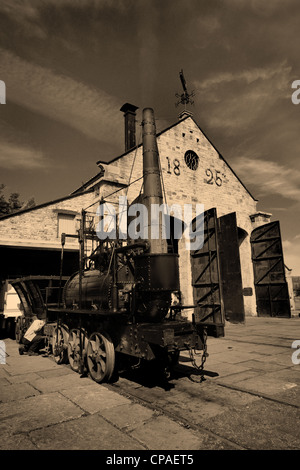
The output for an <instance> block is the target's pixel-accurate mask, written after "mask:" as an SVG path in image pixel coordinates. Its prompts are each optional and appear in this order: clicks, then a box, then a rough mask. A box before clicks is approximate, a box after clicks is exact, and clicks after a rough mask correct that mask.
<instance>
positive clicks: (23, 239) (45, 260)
mask: <svg viewBox="0 0 300 470" xmlns="http://www.w3.org/2000/svg"><path fill="white" fill-rule="evenodd" d="M136 109H137V108H136V107H134V106H132V105H129V104H126V105H124V106H123V107H122V108H121V111H123V112H124V117H125V137H126V138H125V142H126V144H125V153H123V154H122V155H120V156H118V157H116V158H115V159H113V160H112V161H111V162H109V163H107V162H103V161H99V162H97V165H98V168H99V172H98V174H97V175H96V176H94V177H93V178H91V179H90V180H89V181H88V182H86V183H85V184H84V185H82V186H81V187H79V188H77V189H76V190H75V191H74V192H73V193H72V194H71V195H69V196H67V197H65V198H61V199H59V200H56V201H51V202H49V203H45V204H42V205H40V206H36V207H34V208H31V209H28V210H25V211H20V212H18V213H16V214H14V215H11V216H6V217H4V218H2V219H1V220H0V256H1V266H0V275H1V278H2V279H7V278H8V277H16V276H18V275H24V274H42V275H45V274H58V270H59V253H60V235H61V233H62V232H67V233H74V234H75V233H76V230H77V229H78V224H79V223H80V217H81V210H82V209H86V208H88V209H87V211H88V214H90V215H91V216H92V215H93V214H94V213H95V211H96V208H97V206H98V204H99V201H100V200H101V199H104V200H107V201H108V202H110V201H111V202H113V203H117V202H118V198H119V196H121V195H122V196H126V197H127V199H128V202H129V203H132V202H133V201H134V200H135V199H136V197H137V196H138V195H139V194H140V192H141V190H142V187H141V184H142V180H141V177H142V152H143V149H142V146H141V145H136V142H135V110H136ZM157 143H158V149H159V154H160V161H161V170H162V177H163V178H162V180H163V189H164V194H165V199H166V201H165V202H166V203H167V205H168V206H169V207H171V206H172V205H174V204H177V205H181V206H183V204H191V205H192V210H193V214H196V204H203V205H204V210H205V211H206V214H207V225H206V226H205V230H206V231H205V234H204V235H205V236H204V239H205V243H204V247H203V249H202V251H201V253H197V254H195V256H194V257H193V256H191V253H190V252H189V251H188V250H187V249H186V246H185V240H184V239H181V240H178V245H177V244H176V247H175V249H176V251H178V253H179V255H180V258H179V260H180V290H181V297H182V301H183V303H184V304H186V305H193V304H194V301H195V298H194V296H195V292H198V294H197V295H198V297H199V295H200V297H201V299H203V301H204V302H207V301H208V300H207V299H208V298H209V297H210V296H211V295H212V294H213V295H215V294H216V293H219V301H220V302H221V303H223V304H224V305H223V306H224V308H225V315H226V312H229V313H231V314H232V313H233V317H235V315H236V319H237V320H241V319H242V318H243V316H244V315H257V314H258V315H270V316H277V315H284V316H290V310H289V300H288V291H287V283H286V280H285V274H284V263H283V257H282V251H281V250H282V249H281V238H280V228H279V224H278V223H276V222H275V223H274V222H273V223H270V217H271V214H268V213H263V212H259V211H257V207H256V206H257V200H256V199H255V198H254V197H253V195H252V194H251V193H250V192H249V191H248V189H247V188H246V187H245V185H244V184H243V183H242V181H241V180H240V179H239V177H238V176H237V175H236V174H235V172H234V170H233V169H232V168H231V167H230V166H229V164H228V163H227V162H226V160H225V159H224V158H223V156H222V155H221V154H220V153H219V152H218V150H217V149H216V148H215V147H214V145H213V144H212V142H211V141H210V140H209V139H208V137H207V136H206V135H205V134H204V133H203V131H202V130H201V129H200V127H199V126H198V125H197V123H196V122H195V120H194V119H193V117H192V115H191V114H190V113H188V112H183V113H182V114H181V115H180V116H179V120H178V122H176V123H175V124H173V125H171V126H170V127H168V128H167V129H165V130H164V131H162V132H160V133H159V134H158V135H157ZM261 227H264V230H262V231H261V230H260V228H261ZM257 234H258V235H257ZM271 239H272V240H273V241H274V243H273V241H272V242H271V241H270V240H271ZM272 243H273V245H272ZM209 244H211V246H209ZM174 246H175V245H174ZM257 247H259V248H258V252H257ZM274 247H275V248H274ZM65 251H66V255H68V256H69V257H67V258H66V268H65V274H68V273H70V272H72V269H73V268H74V265H75V264H76V262H77V259H78V247H77V241H76V240H75V239H67V242H66V247H65ZM261 253H262V256H261ZM266 253H267V255H270V256H265V254H266ZM274 259H276V263H275V264H272V263H273V261H272V260H274ZM270 263H271V264H270ZM74 270H76V269H74ZM192 285H193V288H192V287H191V286H192ZM276 286H277V287H276ZM199 293H200V294H199ZM232 310H233V312H232Z"/></svg>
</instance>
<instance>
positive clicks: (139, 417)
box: [101, 402, 159, 432]
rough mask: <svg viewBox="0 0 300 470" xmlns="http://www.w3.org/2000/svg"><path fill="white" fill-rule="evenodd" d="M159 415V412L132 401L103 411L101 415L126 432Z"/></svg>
mask: <svg viewBox="0 0 300 470" xmlns="http://www.w3.org/2000/svg"><path fill="white" fill-rule="evenodd" d="M158 415H159V413H158V414H157V412H155V411H152V410H150V409H149V408H146V407H145V406H141V405H139V404H138V403H132V402H131V403H130V404H125V405H120V406H118V407H114V408H107V409H104V410H102V411H101V416H103V417H104V418H105V419H106V420H107V421H109V422H110V423H112V424H114V426H117V427H118V428H119V429H121V430H122V431H125V432H128V431H132V430H133V429H136V428H137V427H138V426H141V425H142V424H144V423H146V422H147V421H149V420H150V419H152V418H153V417H154V416H158Z"/></svg>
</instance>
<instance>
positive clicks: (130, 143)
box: [120, 103, 139, 152]
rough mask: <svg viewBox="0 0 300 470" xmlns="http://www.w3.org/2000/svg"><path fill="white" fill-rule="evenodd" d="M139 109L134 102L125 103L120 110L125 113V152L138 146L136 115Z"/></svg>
mask: <svg viewBox="0 0 300 470" xmlns="http://www.w3.org/2000/svg"><path fill="white" fill-rule="evenodd" d="M137 109H139V108H138V107H137V106H134V105H133V104H129V103H125V104H123V106H122V108H121V109H120V111H122V112H123V113H124V120H125V152H127V150H130V149H132V148H133V147H135V146H136V141H135V116H136V113H135V112H136V110H137Z"/></svg>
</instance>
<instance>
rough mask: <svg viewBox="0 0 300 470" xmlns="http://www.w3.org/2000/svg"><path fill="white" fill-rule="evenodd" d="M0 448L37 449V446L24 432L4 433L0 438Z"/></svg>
mask: <svg viewBox="0 0 300 470" xmlns="http://www.w3.org/2000/svg"><path fill="white" fill-rule="evenodd" d="M0 450H37V446H36V445H35V444H34V443H33V442H32V441H31V439H30V438H29V437H28V436H26V435H24V434H14V435H13V436H8V435H3V436H1V439H0Z"/></svg>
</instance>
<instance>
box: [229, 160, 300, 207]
mask: <svg viewBox="0 0 300 470" xmlns="http://www.w3.org/2000/svg"><path fill="white" fill-rule="evenodd" d="M233 166H234V170H235V171H237V173H238V175H240V176H241V178H242V179H243V181H244V182H245V184H246V185H247V184H248V185H250V184H251V185H253V186H254V187H255V188H256V192H257V193H259V195H261V196H266V195H270V194H279V195H281V196H283V197H285V198H288V199H292V200H294V201H300V171H299V170H296V169H293V168H290V167H287V166H284V165H281V164H279V163H276V162H272V161H266V160H261V159H260V160H258V159H255V158H248V157H241V158H239V159H238V161H236V162H235V164H234V165H233Z"/></svg>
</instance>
